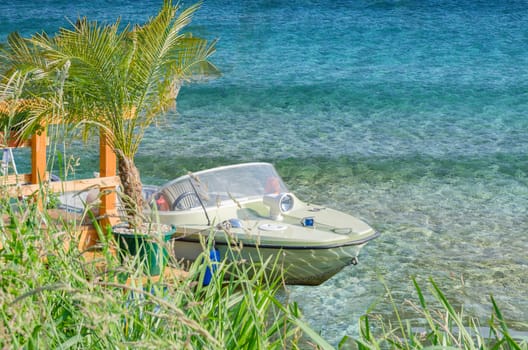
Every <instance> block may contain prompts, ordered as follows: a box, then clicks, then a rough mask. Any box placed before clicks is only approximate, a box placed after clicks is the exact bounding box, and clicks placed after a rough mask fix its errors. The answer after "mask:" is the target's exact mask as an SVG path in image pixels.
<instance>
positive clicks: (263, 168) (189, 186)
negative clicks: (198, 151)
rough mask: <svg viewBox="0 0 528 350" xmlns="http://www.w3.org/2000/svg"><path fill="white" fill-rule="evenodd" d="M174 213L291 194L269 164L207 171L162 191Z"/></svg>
mask: <svg viewBox="0 0 528 350" xmlns="http://www.w3.org/2000/svg"><path fill="white" fill-rule="evenodd" d="M161 192H162V193H163V194H164V195H165V197H166V198H167V201H168V202H169V205H171V209H172V210H184V209H190V208H195V207H198V206H200V203H199V201H198V200H197V196H196V193H198V194H199V196H200V199H201V201H202V203H203V204H204V206H206V207H210V206H216V205H218V203H219V202H221V201H224V200H229V199H234V200H244V199H250V198H255V197H262V196H264V195H266V194H278V193H284V192H288V189H287V187H286V185H285V184H284V182H283V181H282V179H281V178H280V176H279V175H278V174H277V172H276V171H275V168H274V167H273V166H272V165H271V164H268V163H248V164H238V165H231V166H225V167H219V168H214V169H210V170H204V171H200V172H197V173H193V174H189V175H185V176H182V177H180V178H178V179H176V180H173V181H171V182H169V183H167V184H166V185H164V186H163V187H162V188H161Z"/></svg>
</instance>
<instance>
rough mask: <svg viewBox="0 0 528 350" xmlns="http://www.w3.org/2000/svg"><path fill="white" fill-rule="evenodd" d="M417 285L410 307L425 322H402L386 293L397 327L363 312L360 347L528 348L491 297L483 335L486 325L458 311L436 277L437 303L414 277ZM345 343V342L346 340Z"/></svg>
mask: <svg viewBox="0 0 528 350" xmlns="http://www.w3.org/2000/svg"><path fill="white" fill-rule="evenodd" d="M412 281H413V284H414V288H415V290H416V293H417V295H418V304H415V303H411V306H412V307H413V308H414V309H415V311H417V312H418V314H419V315H420V319H421V320H423V321H424V322H425V324H423V322H422V323H421V324H414V325H413V324H412V323H411V322H406V323H405V324H403V322H402V320H401V318H400V316H399V311H398V308H397V307H396V305H395V304H394V301H393V300H392V296H391V293H390V291H389V290H388V288H386V289H387V293H388V295H389V297H390V300H391V302H392V304H393V306H394V311H395V313H396V315H397V319H398V326H397V327H394V326H393V325H391V324H390V323H388V324H387V323H386V322H383V321H382V320H379V319H378V320H376V321H377V322H376V321H375V322H374V325H373V324H372V322H371V320H375V318H373V316H372V315H364V316H362V317H361V319H360V336H359V338H358V339H355V345H356V346H357V348H358V349H384V348H395V349H428V350H429V349H480V350H484V349H490V350H491V349H493V350H496V349H517V350H526V349H528V344H527V343H526V340H524V341H521V340H519V339H514V338H513V337H512V336H511V335H510V332H509V330H508V326H507V325H506V322H505V320H504V317H503V316H502V313H501V311H500V309H499V307H498V305H497V303H496V302H495V299H494V298H493V297H492V296H491V297H490V300H491V302H492V304H493V314H492V316H491V318H490V320H489V321H488V327H489V334H483V333H484V332H483V329H484V328H483V327H481V326H480V324H479V321H478V320H477V319H476V318H472V317H468V316H466V315H465V314H464V312H463V311H457V310H456V309H455V308H454V307H453V306H452V305H451V303H450V302H449V301H448V299H447V297H446V296H445V294H444V293H443V292H442V291H441V289H440V287H439V286H438V285H437V284H436V282H435V281H434V280H433V279H430V280H429V283H430V288H429V291H430V292H431V294H432V299H433V302H434V306H432V305H430V303H428V302H427V301H426V300H427V297H428V296H426V295H425V294H424V293H423V291H422V288H421V287H420V285H419V284H418V283H417V281H416V279H414V278H413V280H412ZM343 343H344V341H343Z"/></svg>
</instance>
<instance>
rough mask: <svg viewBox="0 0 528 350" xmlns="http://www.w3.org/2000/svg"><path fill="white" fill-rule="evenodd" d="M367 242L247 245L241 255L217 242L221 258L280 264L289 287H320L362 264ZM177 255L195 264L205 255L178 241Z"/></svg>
mask: <svg viewBox="0 0 528 350" xmlns="http://www.w3.org/2000/svg"><path fill="white" fill-rule="evenodd" d="M365 244H366V243H361V244H351V245H343V246H337V247H258V246H255V245H253V246H249V245H244V246H243V248H242V249H241V250H240V251H239V252H234V251H233V249H229V247H228V245H227V244H225V243H217V244H215V247H216V248H217V249H218V250H219V251H220V257H221V259H225V258H226V257H228V258H229V259H230V260H232V259H235V260H237V261H246V262H248V263H251V264H253V263H255V262H260V261H267V260H268V259H270V260H271V263H270V264H269V265H270V266H273V265H274V264H273V262H275V261H276V265H277V266H274V268H275V269H276V271H275V272H279V273H282V276H283V277H284V282H285V283H286V284H303V285H319V284H321V283H323V282H324V281H326V280H327V279H329V278H331V277H332V276H333V275H335V274H336V273H338V272H339V271H341V270H342V269H343V268H344V267H345V266H348V265H351V264H353V265H355V264H357V262H358V254H359V251H360V249H361V248H362V247H363V246H364V245H365ZM173 252H174V256H175V257H176V258H177V259H184V260H187V261H195V260H196V259H197V258H198V256H199V255H200V254H201V253H202V252H203V247H202V245H201V244H200V242H198V241H192V240H182V239H175V240H174V241H173Z"/></svg>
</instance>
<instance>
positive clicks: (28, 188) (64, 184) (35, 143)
mask: <svg viewBox="0 0 528 350" xmlns="http://www.w3.org/2000/svg"><path fill="white" fill-rule="evenodd" d="M99 139H100V142H99V151H100V155H99V173H100V177H98V178H90V179H83V180H73V181H56V182H51V181H48V180H49V173H48V172H47V171H46V145H47V133H46V132H45V131H42V132H40V134H35V135H33V136H32V137H31V139H30V140H29V142H28V141H25V142H20V143H16V144H15V143H13V142H8V145H6V146H10V147H28V146H29V147H31V173H30V174H20V175H4V176H2V177H0V179H1V183H2V184H3V185H7V192H8V195H9V196H11V197H21V196H34V195H36V196H37V197H38V193H39V191H40V190H41V189H42V188H43V187H45V188H46V190H49V191H52V192H73V191H75V192H77V191H79V192H80V191H83V190H86V189H90V188H98V189H99V191H100V193H101V204H100V207H99V217H101V218H102V221H103V222H102V223H103V224H105V225H106V224H114V223H115V221H116V220H117V219H116V217H117V215H116V193H115V188H116V186H118V185H119V184H120V181H119V177H118V176H116V156H115V153H114V152H113V151H112V149H111V148H110V146H109V144H108V140H107V138H106V136H105V133H104V132H103V131H101V133H100V137H99Z"/></svg>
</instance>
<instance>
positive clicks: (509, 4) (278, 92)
mask: <svg viewBox="0 0 528 350" xmlns="http://www.w3.org/2000/svg"><path fill="white" fill-rule="evenodd" d="M160 4H161V0H159V1H151V0H149V1H124V0H121V1H110V0H107V1H104V0H94V1H76V2H72V1H69V0H68V1H66V0H44V1H39V2H33V1H18V0H11V1H2V2H1V3H0V41H5V40H6V37H7V34H8V33H9V32H11V31H15V30H16V31H19V32H21V33H22V34H23V35H30V34H31V33H34V32H37V31H41V30H45V31H46V32H48V33H53V32H54V31H55V30H57V28H58V27H60V26H69V25H70V24H69V23H70V22H74V21H75V20H76V18H77V17H78V16H87V17H88V18H90V19H96V20H98V21H102V22H108V21H114V20H115V19H116V18H117V17H121V18H122V21H123V22H131V23H142V22H144V21H146V20H147V19H148V16H150V15H154V14H155V12H156V10H157V8H158V7H159V6H160ZM187 4H190V3H189V2H187V1H185V5H187ZM190 30H191V31H192V32H193V33H194V34H196V35H200V36H203V37H206V38H211V39H214V38H218V39H219V41H218V45H217V48H218V52H217V53H216V54H215V56H214V57H213V59H212V60H213V62H214V63H215V64H216V65H217V66H218V68H219V69H220V70H221V71H222V72H223V75H222V77H221V78H219V79H217V80H214V81H210V82H207V83H201V84H197V85H187V86H184V87H183V89H182V91H181V93H180V96H179V97H178V101H177V110H176V111H174V112H171V113H169V114H168V115H167V116H166V118H165V119H164V120H163V121H162V123H161V127H160V128H152V129H151V130H149V132H148V134H147V137H146V138H145V140H144V143H143V145H142V148H141V149H140V151H139V154H138V156H137V163H138V166H139V168H140V170H141V173H142V178H143V181H144V182H145V183H154V184H162V183H163V182H165V181H167V180H169V179H172V178H174V177H176V176H179V175H181V174H184V173H186V172H187V171H189V170H191V171H195V170H200V169H203V168H207V167H211V166H216V165H225V164H231V163H237V162H245V161H268V162H272V163H273V164H275V166H276V168H277V169H278V171H279V172H280V174H281V175H282V176H283V177H284V179H285V181H286V182H287V184H288V185H289V187H290V189H291V190H292V191H293V192H295V193H296V194H297V195H298V196H299V197H300V198H301V199H304V200H305V201H308V202H314V203H319V204H322V205H326V206H331V207H335V208H337V209H340V210H343V211H346V212H349V213H352V214H354V215H357V216H358V217H361V218H363V219H364V220H366V221H367V222H369V223H370V224H371V225H372V226H373V227H375V228H376V229H377V230H378V231H380V232H381V237H380V238H378V239H377V240H375V241H372V242H370V243H369V244H368V245H367V246H366V248H365V249H364V250H362V253H361V256H360V263H359V265H357V266H350V267H347V268H345V269H344V270H343V271H342V272H340V273H339V274H338V275H336V276H335V277H333V278H332V279H330V280H329V281H327V282H325V283H324V284H322V285H321V286H317V287H302V286H291V287H288V290H287V293H288V297H289V298H290V299H291V300H295V301H297V302H298V303H299V306H300V308H301V309H302V311H303V313H304V315H305V318H306V320H307V321H308V322H309V323H310V324H311V325H312V326H313V327H314V329H315V330H316V331H318V332H319V333H320V334H321V335H323V336H324V337H325V338H326V339H328V340H329V341H330V342H331V343H332V344H334V345H336V344H337V343H338V342H339V341H340V340H341V338H342V337H343V336H345V335H348V336H357V334H358V318H359V317H360V316H361V315H363V314H365V313H366V312H367V311H369V312H372V313H375V314H380V315H382V316H383V317H385V318H386V319H387V320H393V321H394V320H395V319H396V318H395V317H396V315H395V313H394V311H393V306H392V305H391V302H390V300H389V297H388V294H387V291H386V288H387V289H388V290H390V292H391V294H392V297H393V299H394V303H395V304H396V305H397V306H398V307H400V306H401V307H402V309H403V310H406V311H404V313H403V316H404V318H408V319H415V318H416V317H417V316H416V315H415V314H413V313H412V312H411V309H410V307H409V306H408V304H407V303H406V300H414V301H416V300H417V298H416V293H415V292H414V289H413V286H412V282H411V277H412V276H414V277H416V278H417V280H418V282H419V283H420V284H421V286H422V287H423V288H424V289H427V288H428V286H430V284H429V282H428V278H429V277H432V278H433V279H434V280H435V281H436V282H437V283H438V284H439V285H440V286H441V287H442V289H443V291H444V292H445V294H446V295H447V296H448V298H449V299H450V300H451V301H452V302H453V304H454V305H455V306H457V307H463V309H464V312H465V313H466V314H468V315H473V316H475V317H478V318H480V319H481V320H482V323H483V324H484V325H485V320H486V319H487V318H488V317H489V316H490V315H491V302H490V300H489V296H490V295H493V296H494V297H495V299H496V300H497V302H498V304H499V306H500V307H501V309H502V311H503V314H504V315H505V317H506V318H507V319H508V320H510V321H511V322H512V328H513V329H516V330H520V331H526V330H528V325H527V324H528V294H527V290H528V253H527V252H528V212H527V207H528V115H527V112H528V3H527V2H526V1H477V0H475V1H454V0H453V1H433V0H421V1H411V0H409V1H404V0H402V1H396V0H393V1H388V0H387V1H382V0H357V1H330V0H320V1H307V0H303V1H301V0H290V1H280V0H275V1H273V0H268V1H264V0H262V1H256V0H253V1H252V0H248V1H242V0H238V1H237V0H232V1H220V0H205V1H204V3H203V6H202V8H201V9H200V11H199V12H198V13H197V15H196V16H195V20H194V22H193V24H192V26H191V27H190ZM69 152H72V153H75V152H77V153H78V154H79V155H80V157H81V159H80V166H79V167H78V170H77V176H81V175H86V174H88V175H89V174H91V171H93V170H94V169H97V160H96V158H97V153H96V152H95V153H94V152H93V151H92V152H91V151H90V148H89V147H85V146H79V145H76V144H74V145H73V147H72V148H71V150H70V151H69Z"/></svg>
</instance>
